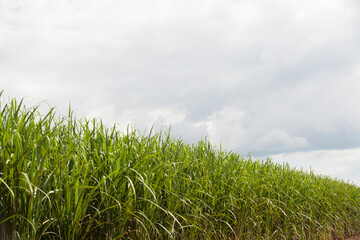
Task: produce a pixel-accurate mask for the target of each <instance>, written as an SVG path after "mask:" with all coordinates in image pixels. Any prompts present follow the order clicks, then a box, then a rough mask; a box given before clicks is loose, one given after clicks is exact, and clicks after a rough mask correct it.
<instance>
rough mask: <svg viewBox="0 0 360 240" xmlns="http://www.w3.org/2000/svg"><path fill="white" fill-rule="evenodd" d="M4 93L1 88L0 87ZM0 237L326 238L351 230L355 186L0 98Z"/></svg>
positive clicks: (356, 222)
mask: <svg viewBox="0 0 360 240" xmlns="http://www.w3.org/2000/svg"><path fill="white" fill-rule="evenodd" d="M0 96H1V94H0ZM0 111H1V115H0V237H1V236H5V235H6V236H8V237H9V238H13V239H34V240H35V239H36V240H38V239H100V240H101V239H332V238H334V237H345V236H348V235H351V234H354V233H355V232H356V231H357V229H360V188H359V187H357V186H355V185H353V184H349V183H346V182H343V181H341V180H338V179H331V178H329V177H325V176H318V175H315V174H313V173H305V172H302V171H297V170H294V169H292V168H290V167H289V166H288V165H287V164H284V165H280V164H275V163H272V162H271V160H267V161H264V162H261V161H258V160H253V159H251V158H250V157H248V158H243V157H241V156H240V155H239V154H236V153H230V152H226V151H221V150H217V149H216V148H215V147H214V146H212V145H211V144H210V143H209V142H208V141H207V140H201V141H199V142H198V144H196V145H190V144H187V143H184V142H183V141H182V140H181V139H178V140H176V139H173V138H172V137H171V136H170V134H169V133H168V132H165V133H164V132H160V133H152V132H151V131H150V133H149V134H147V135H145V136H144V135H141V134H140V133H138V131H136V130H134V129H132V128H130V127H129V128H128V131H127V133H125V134H124V133H120V132H119V131H118V130H117V129H116V128H115V127H113V128H108V127H105V126H104V125H103V123H102V122H101V121H97V120H91V121H89V120H86V119H83V120H76V119H75V117H74V115H73V114H72V112H71V111H69V115H68V117H64V118H59V117H56V114H55V110H54V109H51V110H50V111H49V112H48V114H47V115H45V116H41V115H40V114H39V113H38V111H37V108H36V107H34V108H25V107H23V105H22V101H20V102H17V101H16V99H13V100H11V101H10V102H9V103H7V104H4V103H3V102H0Z"/></svg>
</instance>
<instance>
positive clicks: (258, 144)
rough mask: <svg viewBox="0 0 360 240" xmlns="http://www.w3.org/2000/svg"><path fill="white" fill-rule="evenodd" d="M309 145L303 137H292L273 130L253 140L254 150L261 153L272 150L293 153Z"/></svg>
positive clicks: (283, 132)
mask: <svg viewBox="0 0 360 240" xmlns="http://www.w3.org/2000/svg"><path fill="white" fill-rule="evenodd" d="M308 146H309V143H308V141H307V140H306V138H304V137H296V136H295V137H292V136H289V135H288V134H287V133H286V132H285V131H282V130H279V129H274V130H272V131H271V132H269V133H266V134H265V135H263V136H261V137H260V138H258V139H256V140H255V143H254V148H255V149H258V150H262V151H269V150H270V151H271V150H273V149H276V150H280V151H290V150H292V151H294V150H298V149H302V148H305V147H308Z"/></svg>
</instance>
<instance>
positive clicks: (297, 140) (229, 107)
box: [0, 0, 360, 157]
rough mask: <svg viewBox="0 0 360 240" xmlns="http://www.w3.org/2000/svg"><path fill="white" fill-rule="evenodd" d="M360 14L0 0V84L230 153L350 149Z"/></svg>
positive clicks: (320, 5)
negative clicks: (207, 141) (218, 146)
mask: <svg viewBox="0 0 360 240" xmlns="http://www.w3.org/2000/svg"><path fill="white" fill-rule="evenodd" d="M359 13H360V5H359V3H358V1H355V0H327V1H325V0H321V1H311V0H305V1H287V0H275V1H251V0H244V1H233V0H224V1H220V0H211V1H202V0H192V1H190V0H187V1H171V0H168V1H165V0H156V1H151V2H149V1H143V0H134V1H114V0H104V1H93V0H91V1H81V0H80V1H60V0H54V1H35V2H31V3H30V2H26V1H21V0H14V1H13V0H11V1H10V0H5V1H1V2H0V69H1V72H0V87H1V88H2V89H5V90H6V92H5V93H7V94H8V95H9V96H11V97H18V98H21V97H24V96H26V99H25V100H26V103H29V102H30V103H29V104H30V105H31V104H33V103H37V102H39V101H41V100H48V102H49V104H50V105H52V106H57V107H58V108H59V109H60V110H61V112H62V113H65V114H66V113H67V108H68V104H69V103H71V105H72V107H73V109H74V111H75V112H76V113H77V116H78V117H82V116H85V117H88V118H90V117H101V118H104V121H105V122H107V123H108V124H112V123H114V122H116V123H118V124H119V125H120V126H122V127H126V125H127V124H128V123H133V122H135V123H136V125H137V126H138V127H139V128H141V129H144V128H145V127H149V126H151V125H153V124H155V125H156V127H159V128H161V127H162V126H167V125H169V124H171V125H172V132H173V133H174V135H175V136H182V137H183V138H184V139H185V140H189V141H191V142H196V140H198V139H200V138H202V137H205V136H207V135H210V139H211V141H213V142H214V143H216V144H218V143H219V142H221V143H222V146H223V147H224V148H227V149H229V150H236V151H239V152H240V153H243V154H247V153H248V152H250V153H251V154H253V155H270V154H275V153H281V152H292V151H299V150H304V151H305V150H306V151H312V150H319V149H346V148H356V147H359V146H360V112H359V111H357V105H356V103H358V102H360V95H359V94H358V89H360V82H359V81H358V79H359V76H360V70H359V69H360V68H359V66H360V62H359V58H358V56H359V55H360V45H359V41H360V28H359V22H360V21H359V15H360V14H359ZM29 104H27V105H29ZM335 155H336V154H335ZM335 155H334V156H335ZM336 156H338V155H336ZM338 157H340V156H338Z"/></svg>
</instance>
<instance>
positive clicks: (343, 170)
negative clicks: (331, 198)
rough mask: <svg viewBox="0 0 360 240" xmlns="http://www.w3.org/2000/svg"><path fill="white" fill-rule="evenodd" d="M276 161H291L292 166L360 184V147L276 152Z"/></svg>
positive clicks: (272, 157) (274, 157)
mask: <svg viewBox="0 0 360 240" xmlns="http://www.w3.org/2000/svg"><path fill="white" fill-rule="evenodd" d="M270 158H271V159H272V160H273V161H274V162H279V163H282V162H289V164H290V166H292V167H296V168H297V169H303V170H305V171H310V169H311V170H312V171H314V172H315V173H316V174H321V175H327V176H330V177H333V178H338V179H343V180H345V181H350V182H354V183H355V184H357V185H359V186H360V177H359V169H360V161H359V159H360V148H353V149H345V150H319V151H310V152H293V153H285V154H274V155H271V156H270Z"/></svg>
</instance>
